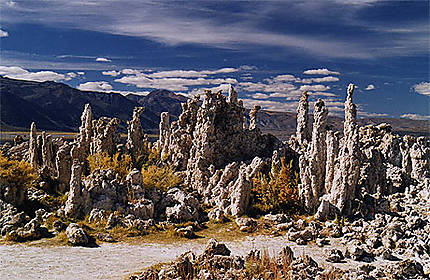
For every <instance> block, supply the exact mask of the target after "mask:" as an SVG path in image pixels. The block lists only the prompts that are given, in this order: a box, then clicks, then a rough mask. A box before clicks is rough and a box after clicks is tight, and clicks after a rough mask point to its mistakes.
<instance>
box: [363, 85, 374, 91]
mask: <svg viewBox="0 0 430 280" xmlns="http://www.w3.org/2000/svg"><path fill="white" fill-rule="evenodd" d="M372 89H375V86H374V85H372V84H369V85H367V87H366V88H365V89H364V90H372Z"/></svg>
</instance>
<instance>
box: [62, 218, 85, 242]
mask: <svg viewBox="0 0 430 280" xmlns="http://www.w3.org/2000/svg"><path fill="white" fill-rule="evenodd" d="M66 235H67V238H68V240H69V243H70V244H72V245H73V246H85V245H88V237H87V235H86V233H85V232H84V230H83V229H82V228H80V227H79V225H78V224H74V223H71V224H69V226H68V227H67V229H66Z"/></svg>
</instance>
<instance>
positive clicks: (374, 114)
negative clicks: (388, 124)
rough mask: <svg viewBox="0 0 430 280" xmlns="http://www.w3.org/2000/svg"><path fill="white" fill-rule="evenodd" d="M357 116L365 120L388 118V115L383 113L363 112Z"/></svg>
mask: <svg viewBox="0 0 430 280" xmlns="http://www.w3.org/2000/svg"><path fill="white" fill-rule="evenodd" d="M357 115H359V117H367V118H381V117H388V114H385V113H370V112H364V111H359V112H358V114H357Z"/></svg>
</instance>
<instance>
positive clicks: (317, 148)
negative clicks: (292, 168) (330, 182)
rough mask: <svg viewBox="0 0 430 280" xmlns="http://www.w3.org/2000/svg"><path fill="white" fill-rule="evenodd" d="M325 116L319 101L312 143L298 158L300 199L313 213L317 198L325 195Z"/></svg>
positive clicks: (323, 106) (326, 111) (322, 105)
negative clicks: (300, 181)
mask: <svg viewBox="0 0 430 280" xmlns="http://www.w3.org/2000/svg"><path fill="white" fill-rule="evenodd" d="M327 116H328V110H327V108H326V107H325V104H324V101H322V100H321V99H319V100H318V101H317V102H316V103H315V106H314V123H313V130H312V141H311V142H310V143H309V145H308V146H307V150H306V151H305V152H304V153H303V154H302V155H301V156H300V158H299V166H300V178H301V180H302V183H301V185H300V197H301V199H302V200H303V203H304V206H305V208H306V209H307V210H308V211H310V212H313V211H315V210H316V208H317V207H318V205H319V198H320V197H321V196H322V195H323V194H324V193H325V188H324V186H325V177H326V159H327V144H326V137H327V136H326V135H327Z"/></svg>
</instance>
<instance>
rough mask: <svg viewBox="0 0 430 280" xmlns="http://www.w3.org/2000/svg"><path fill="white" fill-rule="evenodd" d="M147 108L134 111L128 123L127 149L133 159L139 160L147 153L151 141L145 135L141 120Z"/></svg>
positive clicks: (138, 108) (137, 108)
mask: <svg viewBox="0 0 430 280" xmlns="http://www.w3.org/2000/svg"><path fill="white" fill-rule="evenodd" d="M144 111H145V107H136V108H134V110H133V116H132V118H131V120H130V121H128V122H127V123H128V127H127V142H126V148H127V150H128V151H129V153H130V154H131V156H132V158H133V159H135V160H136V159H137V158H138V157H139V156H140V155H142V154H144V153H147V149H148V143H149V141H148V140H147V138H146V135H145V133H143V129H142V125H141V123H140V122H141V119H140V117H141V116H142V114H143V112H144Z"/></svg>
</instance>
